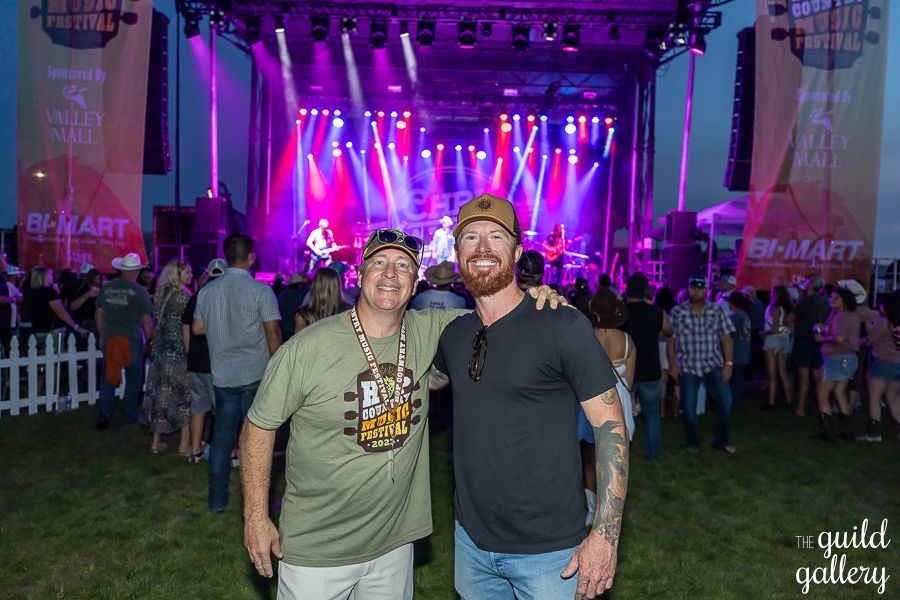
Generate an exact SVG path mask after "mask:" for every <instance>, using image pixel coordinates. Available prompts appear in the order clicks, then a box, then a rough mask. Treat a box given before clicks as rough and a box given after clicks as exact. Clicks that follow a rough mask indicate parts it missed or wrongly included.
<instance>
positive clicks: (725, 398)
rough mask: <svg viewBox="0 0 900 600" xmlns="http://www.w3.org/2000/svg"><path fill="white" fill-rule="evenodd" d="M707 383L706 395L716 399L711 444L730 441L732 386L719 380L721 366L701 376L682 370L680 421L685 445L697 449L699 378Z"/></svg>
mask: <svg viewBox="0 0 900 600" xmlns="http://www.w3.org/2000/svg"><path fill="white" fill-rule="evenodd" d="M701 380H702V381H703V382H704V383H705V384H706V392H707V396H712V398H713V399H714V400H715V401H716V410H715V416H714V419H715V421H713V444H715V445H716V446H728V445H729V444H730V443H731V388H730V387H728V384H727V383H725V382H724V381H722V367H716V368H715V369H713V370H712V371H709V372H708V373H706V374H705V375H703V376H700V375H694V374H693V373H685V372H681V373H680V374H679V378H678V384H679V386H680V388H681V409H682V410H681V421H682V422H683V423H684V433H685V436H686V437H687V445H688V447H689V448H690V447H694V448H697V447H698V446H699V445H700V439H699V438H698V436H697V390H698V389H700V381H701Z"/></svg>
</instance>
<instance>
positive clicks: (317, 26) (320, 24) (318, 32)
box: [309, 17, 330, 42]
mask: <svg viewBox="0 0 900 600" xmlns="http://www.w3.org/2000/svg"><path fill="white" fill-rule="evenodd" d="M329 25H330V22H329V21H328V17H313V18H312V20H311V22H310V26H309V37H311V38H312V40H313V41H314V42H324V41H325V40H327V39H328V28H329Z"/></svg>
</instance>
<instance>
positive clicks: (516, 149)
mask: <svg viewBox="0 0 900 600" xmlns="http://www.w3.org/2000/svg"><path fill="white" fill-rule="evenodd" d="M521 150H522V149H521V148H519V147H518V146H516V147H515V148H513V152H514V153H515V154H518V153H519V152H521Z"/></svg>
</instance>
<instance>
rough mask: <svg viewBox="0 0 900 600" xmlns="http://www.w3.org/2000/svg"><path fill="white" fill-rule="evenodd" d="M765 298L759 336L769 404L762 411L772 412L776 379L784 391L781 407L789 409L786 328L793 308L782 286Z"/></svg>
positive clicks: (789, 348)
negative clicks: (765, 304) (763, 317)
mask: <svg viewBox="0 0 900 600" xmlns="http://www.w3.org/2000/svg"><path fill="white" fill-rule="evenodd" d="M769 298H770V300H769V306H768V308H766V328H765V330H763V331H762V333H760V335H761V336H762V338H763V349H764V350H765V352H766V376H767V379H768V387H769V403H768V404H767V405H766V408H770V409H771V408H775V396H776V394H777V393H778V381H779V379H780V380H781V386H782V388H783V390H784V403H785V406H786V407H787V408H790V407H791V401H792V399H793V395H794V394H793V389H792V385H791V375H790V373H788V367H787V359H788V356H790V354H791V329H790V327H789V325H790V324H791V322H792V319H793V314H792V311H793V310H794V304H793V302H791V297H790V296H789V295H788V291H787V288H785V287H784V286H783V285H776V286H775V287H773V288H772V293H771V294H770V296H769Z"/></svg>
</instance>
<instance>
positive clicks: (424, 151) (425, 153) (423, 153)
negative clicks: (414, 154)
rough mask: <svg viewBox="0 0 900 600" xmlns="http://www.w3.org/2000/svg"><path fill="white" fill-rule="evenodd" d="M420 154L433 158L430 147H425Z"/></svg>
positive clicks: (423, 156)
mask: <svg viewBox="0 0 900 600" xmlns="http://www.w3.org/2000/svg"><path fill="white" fill-rule="evenodd" d="M420 156H421V157H422V158H426V159H427V158H431V150H429V149H428V148H425V149H424V150H422V153H421V154H420Z"/></svg>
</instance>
